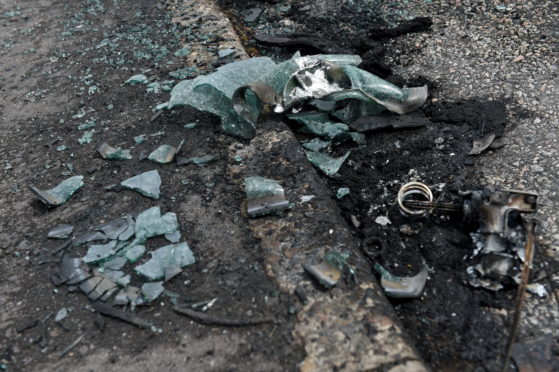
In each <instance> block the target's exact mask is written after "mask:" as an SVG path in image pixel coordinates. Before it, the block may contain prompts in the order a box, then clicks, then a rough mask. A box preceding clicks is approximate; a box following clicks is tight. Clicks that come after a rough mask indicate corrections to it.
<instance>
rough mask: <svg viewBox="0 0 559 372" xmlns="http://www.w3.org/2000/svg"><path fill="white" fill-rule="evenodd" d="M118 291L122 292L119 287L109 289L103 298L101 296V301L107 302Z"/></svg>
mask: <svg viewBox="0 0 559 372" xmlns="http://www.w3.org/2000/svg"><path fill="white" fill-rule="evenodd" d="M118 290H120V288H118V287H113V288H111V289H109V290H108V291H106V292H105V294H104V295H103V296H101V298H99V301H103V302H105V301H107V300H108V299H109V298H111V297H112V295H113V294H115V293H116V292H117V291H118Z"/></svg>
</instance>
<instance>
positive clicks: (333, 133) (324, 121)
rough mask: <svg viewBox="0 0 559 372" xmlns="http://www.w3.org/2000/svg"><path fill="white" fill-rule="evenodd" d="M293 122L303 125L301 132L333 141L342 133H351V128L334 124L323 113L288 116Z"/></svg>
mask: <svg viewBox="0 0 559 372" xmlns="http://www.w3.org/2000/svg"><path fill="white" fill-rule="evenodd" d="M288 117H289V118H290V119H291V120H295V121H297V122H299V123H301V124H303V128H302V129H301V130H300V131H301V132H305V133H310V134H314V135H317V136H320V137H326V138H329V139H332V138H334V137H337V136H339V135H340V134H342V133H346V132H347V131H349V127H348V126H347V125H345V124H342V123H333V122H331V121H330V120H329V118H328V115H327V114H325V113H322V112H312V111H311V112H305V113H299V114H294V115H288Z"/></svg>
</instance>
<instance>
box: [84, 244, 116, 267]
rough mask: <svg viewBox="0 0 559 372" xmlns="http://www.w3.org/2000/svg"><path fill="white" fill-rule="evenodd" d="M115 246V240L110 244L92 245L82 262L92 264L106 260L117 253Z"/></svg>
mask: <svg viewBox="0 0 559 372" xmlns="http://www.w3.org/2000/svg"><path fill="white" fill-rule="evenodd" d="M115 246H116V241H114V240H113V241H110V242H108V243H107V244H100V245H92V246H90V247H89V249H88V251H87V254H86V255H85V257H83V258H82V261H83V262H86V263H91V262H99V261H102V260H105V259H107V258H109V257H111V256H112V255H114V254H115V253H116V252H115V251H114V248H115Z"/></svg>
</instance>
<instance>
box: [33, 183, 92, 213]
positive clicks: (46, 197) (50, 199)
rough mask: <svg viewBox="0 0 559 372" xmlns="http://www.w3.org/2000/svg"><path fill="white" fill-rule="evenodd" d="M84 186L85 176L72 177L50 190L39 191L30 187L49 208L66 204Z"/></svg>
mask: <svg viewBox="0 0 559 372" xmlns="http://www.w3.org/2000/svg"><path fill="white" fill-rule="evenodd" d="M82 186H83V176H74V177H70V178H68V179H66V180H64V181H62V182H61V183H59V184H58V185H57V186H56V187H54V188H52V189H50V190H45V191H43V190H39V189H38V188H36V187H33V186H30V188H31V191H33V192H34V193H35V195H37V196H38V197H39V199H40V200H41V201H42V202H43V203H44V204H46V205H47V206H48V207H56V206H59V205H61V204H64V203H65V202H66V201H68V199H70V197H71V196H72V195H73V194H74V193H75V192H76V191H78V190H79V189H80V188H81V187H82Z"/></svg>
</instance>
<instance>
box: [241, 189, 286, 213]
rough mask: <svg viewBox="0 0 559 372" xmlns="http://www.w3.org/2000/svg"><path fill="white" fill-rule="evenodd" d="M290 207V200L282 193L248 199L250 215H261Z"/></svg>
mask: <svg viewBox="0 0 559 372" xmlns="http://www.w3.org/2000/svg"><path fill="white" fill-rule="evenodd" d="M286 209H289V201H288V200H287V199H286V198H285V196H284V195H283V194H282V195H268V196H262V197H259V198H254V199H249V200H248V201H247V213H248V215H249V216H250V217H260V216H264V215H267V214H270V213H277V212H281V211H284V210H286Z"/></svg>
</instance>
